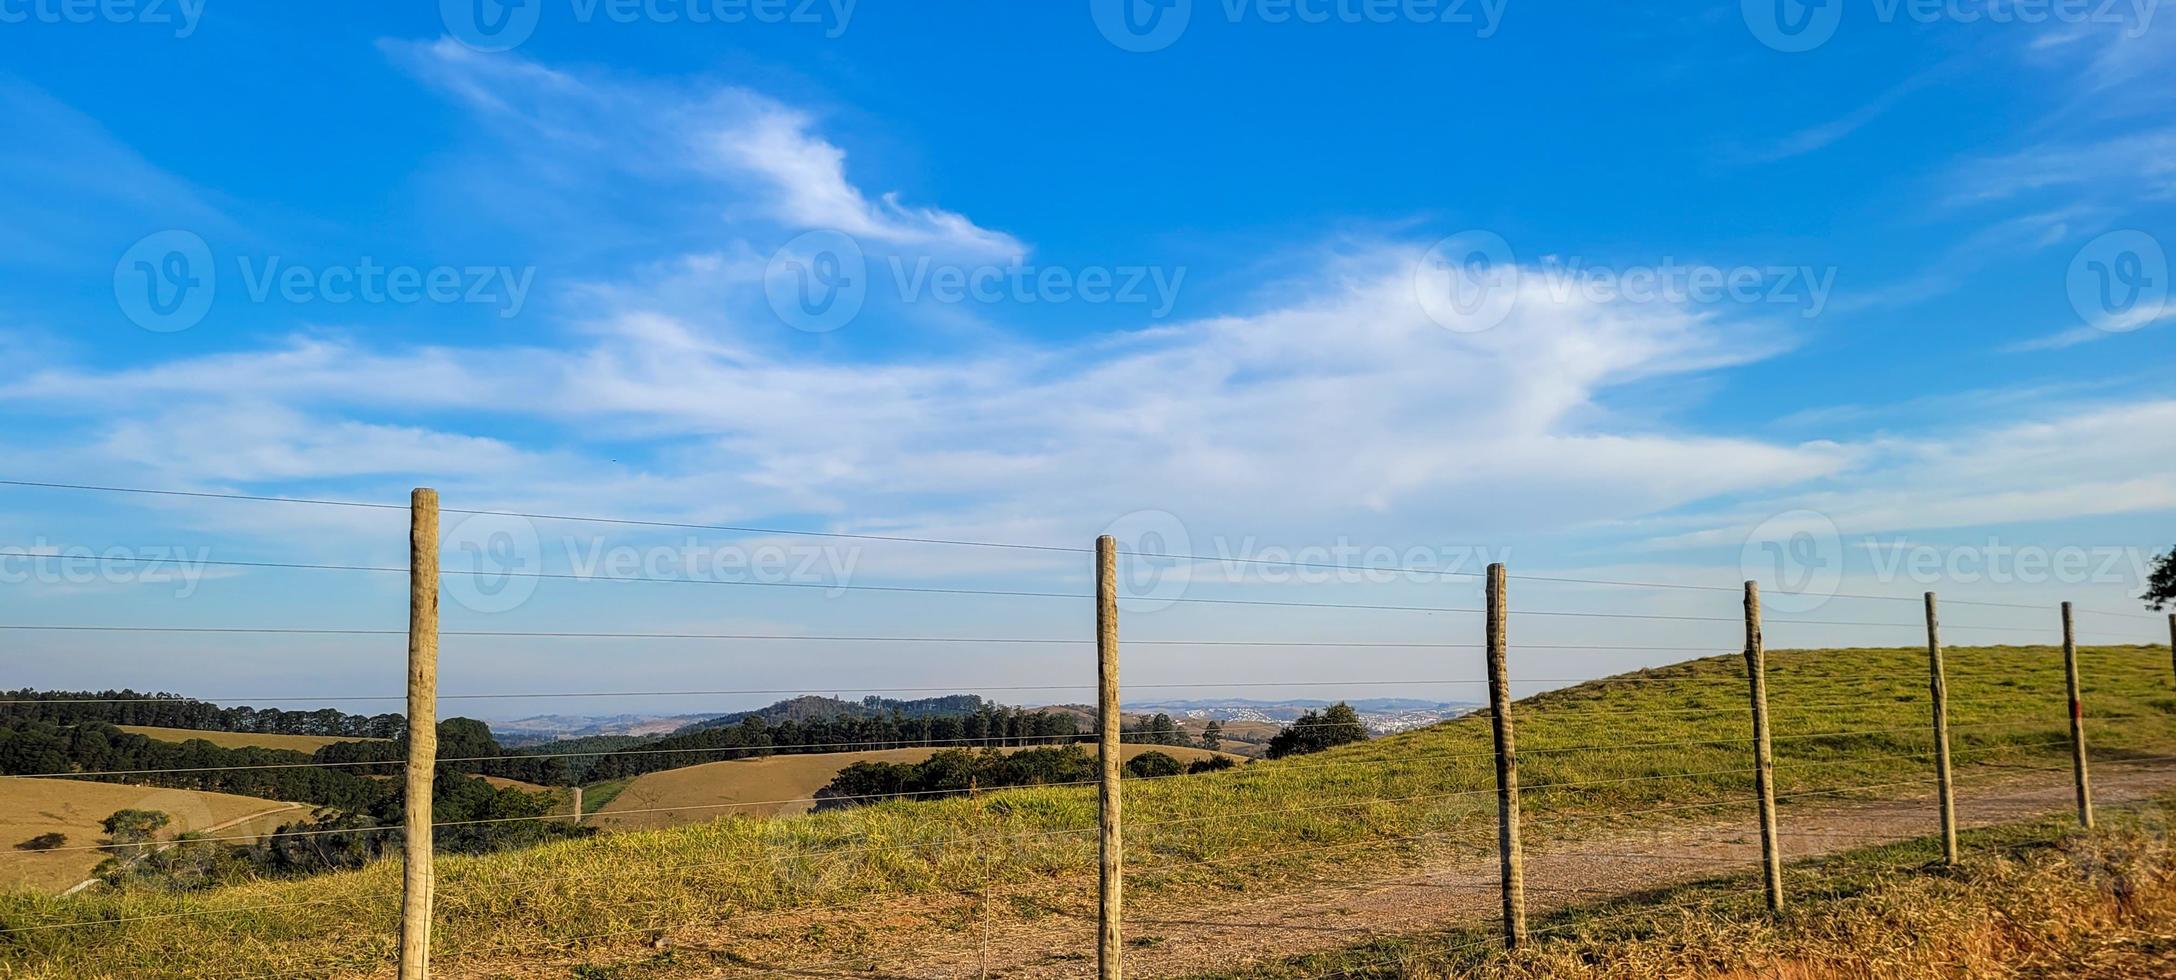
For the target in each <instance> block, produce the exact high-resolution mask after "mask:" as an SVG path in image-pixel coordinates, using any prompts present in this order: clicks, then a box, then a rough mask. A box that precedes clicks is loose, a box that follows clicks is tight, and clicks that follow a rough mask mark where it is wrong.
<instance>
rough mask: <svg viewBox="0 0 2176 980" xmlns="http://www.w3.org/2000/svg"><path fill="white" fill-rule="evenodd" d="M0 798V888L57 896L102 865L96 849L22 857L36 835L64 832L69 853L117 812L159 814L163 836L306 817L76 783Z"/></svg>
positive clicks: (90, 840) (91, 839)
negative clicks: (166, 821) (166, 822)
mask: <svg viewBox="0 0 2176 980" xmlns="http://www.w3.org/2000/svg"><path fill="white" fill-rule="evenodd" d="M5 785H6V792H4V793H0V883H4V884H5V885H6V886H8V887H22V888H30V889H35V890H38V891H57V890H60V889H64V888H67V887H69V886H72V885H74V884H76V883H77V882H79V881H82V880H83V879H84V878H86V877H88V876H89V875H90V873H91V869H92V868H95V867H97V866H98V862H99V861H101V860H104V859H105V857H106V855H105V854H104V852H101V851H95V850H56V851H20V850H16V849H15V845H17V844H19V843H22V842H23V841H26V840H29V839H30V838H32V837H36V836H38V835H40V834H52V833H59V834H66V835H68V843H67V844H66V845H65V846H67V847H70V848H81V847H85V846H88V845H93V844H97V843H98V842H99V841H101V840H104V839H105V832H104V831H103V830H102V829H101V828H100V827H99V826H98V822H99V821H101V820H104V819H105V818H107V817H108V816H111V815H112V814H113V813H114V811H116V810H130V809H135V810H160V811H164V812H165V813H167V814H170V815H171V816H172V817H173V818H174V822H173V824H172V825H171V826H169V827H168V828H167V830H166V832H165V835H166V836H169V837H170V836H172V835H174V834H177V833H185V832H187V831H192V830H202V829H204V828H206V827H215V826H218V825H221V824H224V823H228V822H230V821H233V820H236V819H239V818H243V817H248V816H251V815H254V814H262V813H268V812H269V811H277V812H272V813H270V815H269V816H266V817H264V818H262V819H261V820H256V821H246V822H244V823H241V824H237V825H235V826H234V827H232V828H230V829H228V830H223V831H220V835H221V836H227V835H241V834H248V833H257V832H270V831H271V830H272V829H273V828H275V827H277V826H279V824H280V823H282V822H284V821H291V820H294V819H296V818H298V817H300V816H304V815H306V814H307V813H308V811H307V810H306V809H304V810H297V809H290V808H288V807H289V805H288V804H284V803H278V802H274V801H272V800H260V799H258V798H256V797H253V796H231V795H228V794H226V793H200V792H197V791H194V790H185V789H159V788H156V787H149V786H123V785H120V784H117V783H93V782H87V781H84V780H80V779H10V780H7V781H6V784H5Z"/></svg>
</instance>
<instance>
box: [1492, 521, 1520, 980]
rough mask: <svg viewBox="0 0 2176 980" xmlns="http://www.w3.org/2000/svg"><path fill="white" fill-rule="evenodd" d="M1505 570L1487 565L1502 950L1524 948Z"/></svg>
mask: <svg viewBox="0 0 2176 980" xmlns="http://www.w3.org/2000/svg"><path fill="white" fill-rule="evenodd" d="M1509 620H1510V611H1509V600H1508V598H1507V597H1506V596H1505V595H1504V566H1503V563H1501V562H1498V563H1496V564H1492V565H1490V566H1489V567H1488V711H1489V716H1490V717H1489V720H1490V722H1491V723H1492V724H1493V725H1494V727H1495V731H1496V850H1497V854H1498V857H1499V858H1500V860H1501V872H1502V876H1503V889H1504V948H1506V949H1518V948H1519V947H1521V946H1524V945H1526V855H1525V852H1524V851H1523V850H1522V849H1521V848H1520V846H1519V752H1518V739H1517V738H1516V735H1515V733H1514V732H1513V730H1512V726H1511V679H1510V674H1509V673H1507V672H1506V670H1505V660H1506V659H1507V656H1506V655H1507V653H1508V648H1509V646H1510V642H1509V640H1508V638H1507V637H1506V636H1505V628H1506V626H1507V625H1508V624H1509Z"/></svg>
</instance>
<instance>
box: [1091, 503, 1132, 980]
mask: <svg viewBox="0 0 2176 980" xmlns="http://www.w3.org/2000/svg"><path fill="white" fill-rule="evenodd" d="M1096 675H1097V685H1096V719H1097V730H1098V734H1099V739H1098V741H1099V748H1100V752H1101V755H1102V759H1101V761H1102V776H1101V778H1100V779H1099V780H1098V782H1099V785H1100V788H1101V797H1102V800H1101V802H1102V809H1101V811H1100V813H1101V816H1100V818H1099V821H1098V822H1099V824H1100V825H1101V829H1102V831H1103V843H1102V858H1103V865H1102V875H1101V885H1102V892H1101V896H1100V899H1099V901H1098V905H1097V920H1096V921H1097V937H1096V971H1097V972H1096V976H1097V977H1098V978H1099V980H1119V976H1120V973H1121V963H1120V954H1121V953H1122V951H1123V949H1124V946H1123V941H1122V938H1121V937H1122V936H1123V930H1122V929H1121V914H1120V913H1121V905H1122V903H1123V899H1124V889H1125V857H1126V854H1125V839H1124V838H1123V837H1122V836H1121V835H1120V833H1119V788H1118V780H1119V768H1120V766H1119V764H1120V759H1119V728H1120V723H1119V712H1118V542H1117V540H1116V539H1114V538H1112V537H1111V536H1110V535H1108V534H1106V535H1103V536H1102V537H1099V538H1097V539H1096Z"/></svg>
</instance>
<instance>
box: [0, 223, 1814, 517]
mask: <svg viewBox="0 0 2176 980" xmlns="http://www.w3.org/2000/svg"><path fill="white" fill-rule="evenodd" d="M1419 257H1420V250H1419V249H1418V248H1413V247H1400V246H1394V245H1385V246H1381V247H1378V248H1375V249H1371V250H1365V251H1362V252H1355V253H1350V254H1346V255H1341V256H1333V257H1328V258H1326V259H1325V260H1324V264H1323V267H1322V268H1323V270H1324V271H1322V272H1321V273H1320V274H1319V275H1318V276H1316V277H1314V278H1313V279H1311V280H1308V281H1304V282H1298V283H1283V284H1277V285H1275V286H1273V287H1272V289H1271V291H1274V292H1280V293H1285V294H1291V295H1297V296H1298V297H1299V298H1298V299H1295V300H1294V301H1292V302H1290V303H1288V304H1287V305H1283V306H1279V307H1275V308H1271V309H1266V310H1262V311H1258V312H1253V313H1247V314H1235V315H1229V316H1221V317H1213V318H1209V319H1204V320H1199V321H1193V322H1187V323H1180V324H1173V325H1170V326H1166V327H1161V328H1157V329H1154V330H1148V331H1142V332H1132V333H1124V332H1119V333H1107V334H1104V335H1101V336H1096V337H1092V338H1090V339H1087V340H1085V341H1081V342H1076V343H1062V344H1046V345H1034V344H1027V343H1015V344H1012V345H1008V346H1000V347H993V348H991V349H988V350H985V351H981V352H977V353H975V354H973V355H970V356H965V357H951V358H945V359H931V360H926V361H895V362H887V363H840V362H831V361H826V360H823V359H821V358H818V357H812V356H808V355H805V354H802V355H780V354H773V353H763V352H759V351H756V350H753V349H751V348H748V347H746V346H744V345H741V344H739V343H737V342H734V341H732V340H730V339H719V338H729V337H731V336H733V335H734V334H735V331H734V330H733V329H731V328H730V327H728V326H722V325H721V324H719V323H716V322H704V321H701V320H697V319H690V318H688V317H685V316H683V315H680V314H674V313H665V312H659V311H655V310H649V309H644V308H641V307H639V306H636V307H622V308H617V309H614V310H610V311H606V312H605V313H603V314H602V315H600V316H599V318H598V319H597V320H595V321H593V322H590V323H587V324H585V325H584V330H583V332H582V333H580V334H578V335H577V337H576V340H577V341H578V342H577V343H574V344H572V345H570V346H568V347H566V348H565V349H552V348H548V347H524V348H483V347H477V348H456V347H423V348H414V349H408V350H401V351H392V352H386V351H377V350H372V349H368V348H365V347H361V346H358V345H355V344H353V343H351V342H345V341H337V340H332V339H327V338H324V337H297V338H294V339H290V340H289V341H287V342H285V343H283V344H282V345H281V346H278V347H275V348H272V349H268V350H261V351H256V352H249V353H239V354H228V355H218V356H212V357H202V358H193V359H185V360H177V361H172V362H167V363H163V364H157V365H152V366H148V367H137V368H128V369H120V370H111V371H96V370H84V369H74V368H64V367H48V368H46V369H43V370H38V371H33V372H30V373H29V374H28V375H27V376H25V377H23V378H22V380H20V381H17V382H14V383H12V384H8V385H6V386H4V387H0V399H5V400H8V401H11V402H14V403H16V404H40V405H48V406H52V405H59V406H61V407H60V408H51V409H48V410H49V411H59V412H63V413H72V414H73V415H74V416H75V417H76V419H77V420H78V421H79V422H80V423H81V424H83V425H86V426H87V427H89V428H90V429H91V430H92V431H93V432H94V433H96V435H95V436H94V437H93V438H91V439H90V440H89V445H88V449H87V451H90V452H94V453H97V454H100V455H102V456H103V457H104V459H105V461H106V463H107V464H108V465H119V464H124V463H126V464H144V463H152V464H155V465H157V466H158V467H159V468H160V470H161V471H162V472H166V473H169V474H172V475H173V476H174V477H175V478H176V479H181V480H186V481H188V482H191V483H198V482H204V481H219V482H222V483H241V484H247V483H250V482H253V481H273V482H277V481H295V480H335V479H343V478H350V477H358V476H366V475H372V474H390V473H394V472H410V473H416V474H425V473H448V472H450V473H453V474H457V475H468V476H470V477H472V478H473V479H474V480H475V481H476V482H477V484H478V486H479V487H482V486H487V485H490V484H493V483H496V484H500V485H505V484H510V483H512V482H514V481H511V480H492V479H490V477H489V474H491V473H493V472H516V471H519V472H525V473H528V474H530V475H532V476H533V475H535V474H536V473H537V471H538V470H539V469H541V468H542V467H543V465H544V464H545V463H554V464H562V463H565V464H571V465H569V466H568V470H569V471H570V472H575V471H578V473H579V475H578V476H571V477H570V476H566V475H562V476H561V477H560V478H559V479H556V480H553V479H549V478H547V480H546V481H545V482H547V483H558V484H564V485H571V484H577V483H580V482H583V481H589V482H593V483H599V484H625V483H628V482H641V483H643V484H644V485H645V487H646V492H645V493H644V494H642V495H641V499H642V500H643V501H644V502H645V504H646V505H647V507H646V508H645V509H646V510H655V511H664V512H671V513H674V514H676V515H678V516H683V517H697V518H703V519H723V518H726V517H740V518H745V517H746V516H747V515H750V514H763V513H779V512H803V513H819V514H831V515H834V516H835V517H836V519H837V520H838V521H839V522H840V523H841V524H842V525H850V526H871V525H881V524H883V523H884V522H882V521H880V520H877V519H875V518H874V517H873V515H914V517H915V519H917V520H919V521H922V522H927V523H929V524H933V525H939V526H948V527H956V526H963V525H972V524H986V523H990V522H991V518H990V517H988V516H987V515H991V514H997V515H1008V516H1007V517H1005V518H1000V519H999V520H1000V522H1005V521H1009V522H1011V523H1012V524H1013V525H1014V526H1015V527H1016V528H1017V529H1019V530H1021V531H1023V532H1027V531H1031V530H1036V529H1043V530H1045V531H1046V532H1047V533H1051V534H1053V535H1057V537H1056V540H1061V541H1063V540H1068V538H1067V537H1065V536H1066V535H1070V536H1075V537H1077V536H1079V535H1081V534H1083V533H1086V532H1092V531H1094V530H1096V529H1098V528H1100V527H1101V526H1102V525H1103V524H1104V523H1106V522H1108V521H1109V520H1111V519H1113V518H1115V517H1117V516H1119V515H1120V514H1123V513H1126V512H1128V511H1130V510H1135V509H1141V508H1150V507H1153V508H1158V509H1163V510H1170V511H1173V512H1175V513H1179V514H1181V515H1183V516H1185V517H1186V518H1187V519H1188V520H1190V521H1198V522H1201V524H1202V525H1203V526H1204V527H1205V528H1209V527H1214V528H1215V529H1217V530H1218V531H1220V532H1231V533H1243V532H1244V533H1254V532H1261V531H1265V530H1267V531H1277V530H1280V529H1283V530H1289V531H1290V532H1291V533H1304V529H1305V528H1306V527H1307V526H1308V525H1310V524H1331V525H1335V524H1339V523H1348V524H1349V523H1352V522H1359V521H1370V522H1372V521H1377V520H1399V521H1410V520H1420V521H1424V522H1426V521H1436V520H1442V519H1445V518H1455V519H1457V520H1460V521H1470V520H1471V515H1470V513H1461V511H1462V510H1463V511H1470V510H1471V508H1472V507H1473V506H1474V504H1475V502H1477V501H1480V500H1484V499H1488V500H1494V501H1497V503H1496V504H1494V505H1493V506H1495V507H1496V508H1497V509H1498V511H1499V515H1500V517H1501V518H1502V519H1503V520H1504V521H1506V522H1508V523H1514V524H1520V525H1524V526H1538V525H1542V524H1547V523H1549V522H1550V521H1552V520H1553V519H1554V518H1553V517H1552V515H1553V514H1554V513H1555V512H1556V511H1557V510H1558V509H1559V508H1566V507H1570V508H1576V509H1577V511H1578V512H1579V513H1581V514H1582V515H1584V516H1589V517H1592V516H1631V515H1635V514H1639V513H1643V512H1646V511H1649V510H1653V509H1657V508H1667V507H1673V506H1679V505H1683V504H1686V503H1688V502H1691V501H1696V500H1699V499H1703V498H1706V497H1711V496H1715V495H1718V494H1727V493H1732V492H1738V491H1747V490H1757V489H1762V488H1771V487H1775V486H1779V485H1787V484H1790V483H1794V482H1797V481H1802V480H1805V479H1809V478H1813V477H1818V476H1821V475H1823V474H1826V473H1830V472H1833V471H1834V470H1836V469H1837V468H1838V467H1839V466H1841V465H1842V464H1843V462H1844V459H1843V456H1844V454H1843V453H1842V452H1841V451H1839V450H1838V449H1837V448H1836V447H1833V446H1823V445H1817V444H1816V445H1805V446H1776V445H1769V444H1764V443H1760V442H1757V441H1754V440H1748V439H1741V438H1731V437H1723V436H1706V435H1687V434H1682V433H1673V432H1669V431H1665V430H1660V429H1657V428H1655V427H1652V426H1635V425H1631V424H1629V423H1626V422H1623V421H1622V420H1619V419H1617V418H1616V417H1615V416H1614V415H1613V414H1612V413H1611V412H1610V411H1608V410H1607V409H1606V408H1604V407H1603V406H1602V402H1601V400H1600V396H1601V395H1602V394H1603V393H1604V392H1606V391H1608V390H1610V389H1612V388H1616V387H1619V386H1622V385H1625V384H1627V383H1630V382H1634V381H1641V380H1647V379H1653V378H1658V377H1666V376H1670V375H1679V374H1686V373H1690V372H1698V371H1704V370H1709V369H1713V368H1719V367H1724V366H1728V365H1731V364H1735V363H1740V362H1742V361H1744V360H1746V359H1748V358H1752V357H1758V356H1764V355H1765V354H1767V353H1770V352H1772V351H1773V350H1775V349H1777V343H1778V341H1777V339H1776V338H1775V337H1774V336H1773V335H1772V334H1770V333H1769V332H1768V331H1767V330H1766V329H1764V328H1763V327H1761V326H1760V325H1758V324H1752V323H1746V322H1740V321H1736V320H1733V319H1730V318H1726V317H1723V316H1719V315H1717V314H1715V313H1713V312H1710V311H1702V310H1695V309H1687V308H1683V307H1679V306H1674V305H1669V304H1641V303H1629V302H1599V301H1593V300H1587V299H1580V298H1575V297H1566V296H1563V295H1555V294H1552V292H1551V291H1550V290H1549V289H1547V288H1546V286H1545V285H1544V284H1542V283H1539V282H1538V281H1537V282H1531V283H1530V284H1529V286H1528V287H1527V289H1526V290H1525V292H1524V293H1523V294H1522V297H1521V299H1520V302H1519V304H1518V305H1517V307H1516V308H1515V310H1514V312H1513V313H1512V314H1511V316H1510V317H1509V319H1508V320H1507V321H1506V322H1504V323H1503V324H1501V325H1500V326H1498V327H1496V328H1495V329H1493V330H1489V331H1486V332H1483V333H1479V334H1457V333H1452V332H1450V331H1446V330H1444V329H1442V328H1441V327H1439V326H1438V325H1436V324H1435V323H1434V322H1433V321H1431V320H1429V319H1428V318H1427V317H1426V316H1425V315H1424V314H1423V312H1422V310H1421V308H1420V306H1419V305H1418V303H1417V302H1415V300H1414V298H1413V293H1412V288H1413V287H1412V268H1413V264H1414V263H1415V262H1416V261H1418V260H1419ZM1532 278H1536V279H1538V277H1532ZM644 294H645V291H644V290H642V289H639V288H628V289H622V290H613V291H601V292H599V293H598V294H597V295H598V296H600V297H604V296H609V297H612V298H614V299H616V300H619V301H623V302H635V301H637V299H638V297H640V296H643V295H644ZM711 315H712V317H713V318H714V319H728V318H729V316H728V315H727V314H722V313H713V314H711ZM861 328H862V327H861V326H860V325H857V326H856V327H855V329H861ZM86 387H95V388H96V389H97V390H100V391H102V392H104V393H105V398H104V399H103V400H101V401H100V402H98V403H95V404H94V403H86V402H82V401H80V400H78V401H62V400H59V399H56V398H55V396H56V395H58V394H60V393H62V392H68V391H80V390H85V389H86ZM237 391H247V392H249V394H248V396H247V397H246V398H241V397H237V396H235V395H233V394H231V393H232V392H237ZM396 419H424V420H428V424H422V423H405V424H402V423H396V422H395V421H393V420H396ZM508 423H511V425H509V424H508ZM539 425H541V426H542V427H543V430H542V434H539V433H538V432H537V427H538V426H539ZM507 428H513V429H518V430H524V431H527V432H528V433H529V434H527V435H525V436H524V437H522V439H521V441H519V442H510V441H507V440H508V437H505V436H503V435H498V433H500V432H502V431H503V430H504V429H507ZM605 444H613V445H625V446H627V447H628V448H630V449H634V450H636V452H637V456H636V457H635V458H630V459H628V460H627V461H625V462H621V463H617V464H614V463H609V462H600V461H599V460H597V459H596V458H595V457H596V456H597V455H598V453H599V449H598V447H599V446H600V445H605ZM570 454H571V455H570ZM576 457H580V458H581V459H583V460H585V461H582V462H574V461H573V460H574V459H575V458H576ZM725 488H730V489H725ZM559 492H563V493H566V492H572V494H573V495H574V496H576V497H579V498H586V497H589V495H588V494H586V493H580V492H579V491H571V488H570V487H568V486H561V487H560V490H559ZM538 493H539V491H538V490H536V489H534V488H533V487H532V488H531V489H530V490H529V491H528V492H527V493H526V494H525V495H526V496H529V497H534V496H536V495H537V494H538ZM592 503H594V501H590V500H579V501H567V500H561V501H557V502H556V504H554V505H555V506H561V507H564V506H586V505H589V504H592ZM606 509H607V510H608V511H609V510H618V509H624V507H619V508H612V507H607V508H606ZM1060 529H1062V531H1061V530H1060Z"/></svg>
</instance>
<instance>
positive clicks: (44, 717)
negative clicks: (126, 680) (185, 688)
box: [0, 688, 408, 738]
mask: <svg viewBox="0 0 2176 980" xmlns="http://www.w3.org/2000/svg"><path fill="white" fill-rule="evenodd" d="M0 701H11V702H15V703H12V704H0V718H30V719H37V720H41V721H56V722H74V721H102V722H105V723H106V724H109V725H142V726H147V727H152V728H189V729H194V730H196V731H205V732H250V733H254V734H259V735H323V736H328V737H333V738H398V737H400V736H401V735H402V734H404V733H406V732H407V730H408V719H407V718H406V717H405V716H402V715H399V714H379V715H355V714H349V713H347V712H345V711H341V710H338V709H336V708H316V709H312V710H309V711H288V710H285V709H281V708H252V707H249V706H247V705H244V706H241V707H236V708H222V707H220V706H219V705H216V704H213V703H211V702H209V701H198V700H195V699H192V698H185V697H182V696H181V695H179V694H164V693H160V694H146V693H143V692H141V691H131V690H128V689H126V688H123V689H121V690H118V691H35V690H30V689H27V688H25V689H21V690H14V691H8V692H6V693H5V694H4V695H0Z"/></svg>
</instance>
